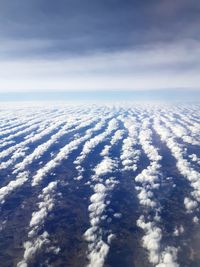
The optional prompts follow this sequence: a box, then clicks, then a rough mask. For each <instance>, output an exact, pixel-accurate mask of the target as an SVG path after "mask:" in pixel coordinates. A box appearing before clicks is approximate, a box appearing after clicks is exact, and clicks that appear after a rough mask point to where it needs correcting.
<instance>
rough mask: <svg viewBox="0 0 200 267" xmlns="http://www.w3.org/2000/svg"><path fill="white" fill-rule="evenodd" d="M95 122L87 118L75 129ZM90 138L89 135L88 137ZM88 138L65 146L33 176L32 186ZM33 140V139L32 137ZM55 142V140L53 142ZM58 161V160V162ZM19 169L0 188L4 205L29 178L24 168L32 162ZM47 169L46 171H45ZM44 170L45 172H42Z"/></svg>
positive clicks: (44, 148)
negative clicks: (14, 177) (12, 177)
mask: <svg viewBox="0 0 200 267" xmlns="http://www.w3.org/2000/svg"><path fill="white" fill-rule="evenodd" d="M95 120H97V119H96V118H95V119H93V121H92V120H91V117H89V118H88V117H87V120H86V121H83V122H82V123H80V124H79V125H77V127H76V129H81V128H82V127H86V126H89V125H91V124H92V122H94V121H95ZM59 123H60V122H59ZM87 132H88V134H89V133H90V134H91V133H92V129H90V130H88V131H87ZM89 136H90V135H89ZM89 136H88V135H87V134H86V135H85V137H82V138H77V139H75V140H73V141H71V142H70V143H69V144H67V145H66V146H65V147H63V148H62V149H61V150H60V152H59V153H58V155H57V156H56V157H55V158H56V160H55V161H54V159H52V160H51V161H50V162H48V163H47V164H46V165H45V166H44V167H43V168H41V169H39V170H38V172H37V173H36V174H35V176H33V181H32V185H33V186H34V185H37V184H38V183H39V182H40V181H41V180H42V178H43V177H44V176H45V174H46V173H47V172H48V171H50V170H51V167H52V168H53V167H54V166H56V165H57V164H59V162H60V161H61V160H62V159H63V158H65V156H66V152H67V153H70V152H71V151H72V150H73V149H76V148H77V145H78V144H80V143H81V142H82V141H83V140H84V139H85V138H89ZM33 138H34V137H33ZM54 141H55V140H54ZM47 148H48V147H46V145H45V146H44V147H43V150H42V153H44V152H45V151H46V149H47ZM36 151H37V148H36ZM31 155H34V156H35V152H33V153H32V154H31ZM31 155H29V156H28V158H29V159H30V157H31V159H32V160H33V159H34V158H35V157H32V156H31ZM58 159H59V160H58ZM22 162H23V165H20V166H22V167H21V169H20V170H19V169H15V171H14V172H15V173H17V175H16V179H15V180H12V181H10V182H9V183H8V184H7V185H5V186H3V187H2V188H0V202H1V203H4V202H5V199H6V197H8V196H9V195H10V194H11V193H12V192H14V191H15V190H16V189H17V188H19V187H21V186H22V185H23V184H24V183H25V182H27V181H28V179H29V178H30V174H29V172H28V171H24V169H25V167H27V165H28V164H31V163H32V161H28V162H26V164H24V161H22ZM47 169H48V171H47ZM44 170H45V171H44Z"/></svg>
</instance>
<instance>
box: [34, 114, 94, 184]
mask: <svg viewBox="0 0 200 267" xmlns="http://www.w3.org/2000/svg"><path fill="white" fill-rule="evenodd" d="M96 121H97V117H94V118H92V119H89V120H87V121H85V122H83V123H81V124H80V125H79V127H80V128H82V127H86V126H90V125H92V124H93V123H95V122H96ZM80 128H79V129H80ZM94 132H95V127H93V128H90V129H88V130H86V132H85V133H84V135H83V136H81V137H79V135H77V136H75V139H74V140H72V141H71V142H69V143H68V144H67V145H65V146H64V147H62V148H61V149H60V151H59V152H58V154H57V155H56V156H55V157H54V158H53V159H52V160H50V161H49V162H48V163H47V164H45V165H44V166H43V167H42V168H40V169H39V170H38V171H37V173H36V174H35V175H34V176H33V180H32V186H35V185H37V184H39V183H40V182H41V181H42V179H43V178H44V177H45V176H46V175H47V174H48V173H50V172H51V171H52V170H53V169H54V168H55V167H56V166H58V165H59V164H60V163H61V161H62V160H64V159H65V160H66V159H67V158H68V157H69V155H70V153H71V152H72V151H74V150H76V149H77V148H78V147H79V146H80V145H81V144H82V143H84V142H85V141H87V140H88V139H89V138H91V136H92V135H93V134H94Z"/></svg>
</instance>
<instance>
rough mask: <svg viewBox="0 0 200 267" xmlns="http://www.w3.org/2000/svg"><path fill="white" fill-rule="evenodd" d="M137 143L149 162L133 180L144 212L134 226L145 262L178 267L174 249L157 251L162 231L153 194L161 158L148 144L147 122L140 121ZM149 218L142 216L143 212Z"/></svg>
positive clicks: (158, 180)
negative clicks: (146, 255)
mask: <svg viewBox="0 0 200 267" xmlns="http://www.w3.org/2000/svg"><path fill="white" fill-rule="evenodd" d="M139 141H140V144H141V147H142V149H143V151H144V152H145V154H146V156H147V157H148V159H149V165H148V166H147V168H146V169H144V170H143V171H142V172H141V173H140V174H138V175H137V176H136V177H135V181H136V184H137V186H136V190H137V192H138V193H137V197H138V200H139V203H140V205H141V206H142V207H143V209H144V215H141V216H140V217H139V219H138V220H137V226H138V227H140V228H141V229H143V231H144V236H143V238H142V245H143V247H144V248H146V249H147V251H148V253H149V261H150V263H151V264H153V266H156V267H178V266H179V264H178V263H177V262H176V260H177V249H176V248H174V247H166V248H164V249H161V241H162V229H161V228H160V227H159V226H158V223H159V222H160V221H161V217H160V204H159V202H158V201H157V199H156V197H155V194H154V191H156V190H158V189H159V187H160V176H161V174H160V169H161V165H160V160H161V159H162V157H161V156H160V155H159V153H158V149H157V148H155V147H154V146H153V144H152V131H151V126H150V121H149V119H143V123H142V125H141V129H140V132H139ZM146 210H147V211H148V212H147V214H148V213H152V214H153V215H152V216H147V215H145V214H146V212H145V211H146Z"/></svg>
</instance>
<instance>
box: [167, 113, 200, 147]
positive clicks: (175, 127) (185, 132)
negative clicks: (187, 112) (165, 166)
mask: <svg viewBox="0 0 200 267" xmlns="http://www.w3.org/2000/svg"><path fill="white" fill-rule="evenodd" d="M165 116H166V118H167V119H165V118H164V117H162V119H163V122H164V123H165V124H166V126H167V127H168V128H170V130H171V131H172V132H173V134H174V135H175V136H176V137H177V138H181V139H182V140H183V141H184V142H186V143H189V144H191V145H199V140H197V139H196V138H195V136H194V135H193V132H194V129H193V130H192V131H191V130H189V129H187V125H188V123H186V124H184V126H182V125H181V124H183V121H182V120H181V124H180V123H177V120H176V119H175V118H173V116H172V115H171V114H166V115H165ZM184 118H185V117H184ZM198 128H199V127H198ZM197 130H199V129H197Z"/></svg>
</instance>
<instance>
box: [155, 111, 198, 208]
mask: <svg viewBox="0 0 200 267" xmlns="http://www.w3.org/2000/svg"><path fill="white" fill-rule="evenodd" d="M154 128H155V130H156V131H157V132H158V134H159V135H160V137H161V140H162V141H164V142H166V145H167V146H168V148H169V149H170V151H171V153H172V155H173V156H174V158H175V159H176V161H177V163H176V166H177V168H178V170H179V171H180V173H181V174H182V175H183V176H184V177H185V178H186V179H187V180H188V181H189V182H190V185H191V187H192V188H193V191H192V192H191V194H190V197H185V199H184V204H185V208H186V210H187V211H188V212H193V211H194V210H199V208H198V207H199V202H200V173H199V172H198V171H196V170H195V169H193V168H192V166H191V163H190V162H189V161H188V160H187V159H185V149H184V146H183V145H181V144H179V143H178V141H177V140H176V137H175V136H174V134H173V133H172V131H171V130H170V128H167V127H166V125H164V124H163V123H161V119H160V118H159V117H158V116H157V117H155V119H154Z"/></svg>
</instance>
